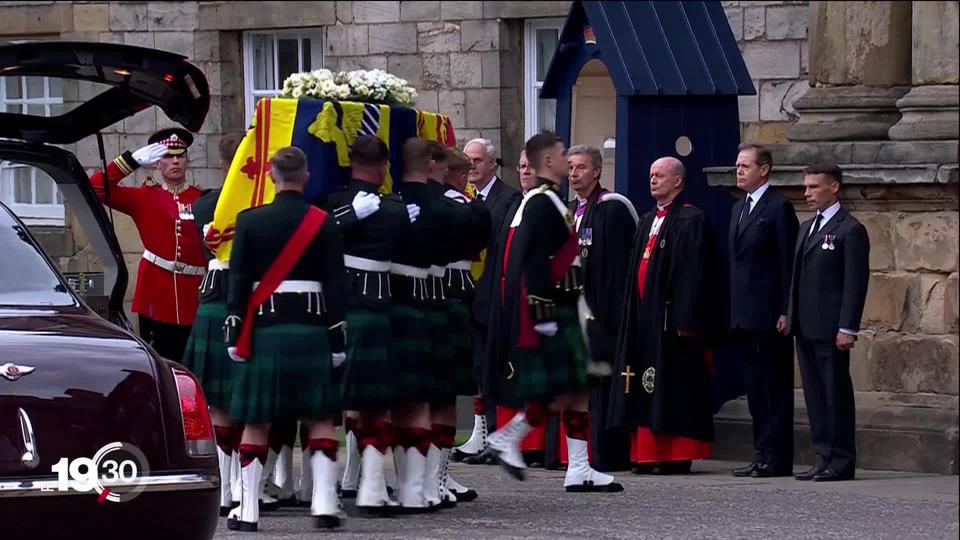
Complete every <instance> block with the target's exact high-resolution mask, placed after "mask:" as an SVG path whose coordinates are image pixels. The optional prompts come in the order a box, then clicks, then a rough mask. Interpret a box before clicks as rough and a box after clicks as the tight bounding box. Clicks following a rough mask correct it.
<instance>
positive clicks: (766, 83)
mask: <svg viewBox="0 0 960 540" xmlns="http://www.w3.org/2000/svg"><path fill="white" fill-rule="evenodd" d="M723 6H724V10H725V11H726V13H727V20H728V21H729V22H730V28H732V29H733V34H734V36H735V37H736V38H737V43H738V44H739V45H740V51H741V52H742V53H743V59H744V61H745V62H746V64H747V69H748V70H749V71H750V76H751V77H752V78H753V84H754V87H755V88H756V89H757V95H755V96H741V97H740V123H741V130H740V132H741V139H743V140H747V141H753V142H758V143H779V142H786V140H787V135H786V132H787V126H788V125H789V124H790V123H791V122H793V121H795V120H796V119H797V112H796V110H795V109H794V108H793V102H794V100H796V99H797V97H799V96H801V95H803V93H804V92H805V91H806V90H807V88H808V83H807V74H808V71H809V62H808V59H809V47H808V40H807V23H808V6H807V2H723Z"/></svg>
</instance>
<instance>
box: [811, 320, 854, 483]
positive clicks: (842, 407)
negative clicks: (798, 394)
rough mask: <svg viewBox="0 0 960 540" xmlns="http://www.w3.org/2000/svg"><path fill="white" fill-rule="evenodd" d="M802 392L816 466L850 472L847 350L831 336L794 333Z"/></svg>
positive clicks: (851, 412)
mask: <svg viewBox="0 0 960 540" xmlns="http://www.w3.org/2000/svg"><path fill="white" fill-rule="evenodd" d="M797 354H798V356H799V360H800V376H801V378H802V379H803V395H804V399H805V400H806V403H807V415H808V416H809V418H810V438H811V440H812V441H813V449H814V451H816V453H817V456H818V462H817V465H818V466H819V467H820V468H827V467H829V468H830V469H832V470H833V471H834V472H835V473H837V474H846V473H852V472H853V470H854V468H855V467H856V463H857V449H856V439H855V437H856V408H855V404H854V400H853V381H852V380H851V379H850V351H845V352H841V351H840V350H838V349H837V344H836V341H835V340H829V341H819V340H811V339H807V338H804V337H802V336H800V337H797Z"/></svg>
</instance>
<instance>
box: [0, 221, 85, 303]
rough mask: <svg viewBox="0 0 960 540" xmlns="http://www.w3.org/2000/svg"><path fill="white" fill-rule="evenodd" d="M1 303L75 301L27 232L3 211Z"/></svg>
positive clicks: (0, 226) (0, 276)
mask: <svg viewBox="0 0 960 540" xmlns="http://www.w3.org/2000/svg"><path fill="white" fill-rule="evenodd" d="M0 253H3V257H4V259H3V264H0V305H30V306H41V305H59V306H65V305H70V304H73V303H74V302H75V301H74V299H73V296H72V295H71V294H70V293H69V292H68V291H67V289H66V287H64V286H63V284H62V283H61V282H60V279H59V278H58V277H57V274H56V272H55V271H54V270H53V268H51V267H50V264H49V263H48V262H47V260H46V259H45V258H44V256H43V252H42V251H41V250H40V248H39V246H37V245H36V244H34V243H33V242H32V241H31V240H30V237H29V236H28V235H27V233H26V231H25V230H24V229H23V227H22V226H21V225H19V224H16V223H15V222H14V221H13V218H12V217H11V216H10V215H9V214H7V213H6V212H3V211H0Z"/></svg>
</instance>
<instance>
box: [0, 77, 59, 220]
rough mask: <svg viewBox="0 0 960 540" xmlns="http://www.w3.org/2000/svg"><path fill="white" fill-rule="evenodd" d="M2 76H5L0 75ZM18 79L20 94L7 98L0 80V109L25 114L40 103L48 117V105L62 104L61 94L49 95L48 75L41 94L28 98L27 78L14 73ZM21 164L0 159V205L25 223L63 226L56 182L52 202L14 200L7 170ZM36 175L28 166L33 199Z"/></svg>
mask: <svg viewBox="0 0 960 540" xmlns="http://www.w3.org/2000/svg"><path fill="white" fill-rule="evenodd" d="M2 78H3V79H6V78H7V77H2ZM17 78H19V79H20V97H19V98H7V84H6V81H5V80H4V81H0V110H3V111H6V110H7V107H8V106H10V105H14V106H19V107H20V112H21V113H23V114H26V113H27V107H28V106H30V105H34V106H36V105H41V106H43V108H44V109H43V110H44V114H45V116H50V113H51V107H52V106H54V105H63V96H62V95H61V96H59V97H56V96H51V95H50V78H49V77H43V97H39V98H29V97H27V78H26V77H25V76H18V77H17ZM21 167H28V166H27V165H21V164H19V163H11V162H6V161H0V200H2V201H4V204H6V205H7V207H9V208H10V210H13V212H14V213H15V214H17V216H18V217H20V219H22V220H23V222H24V223H26V224H27V225H50V226H62V225H64V216H65V211H64V205H63V195H62V194H61V193H60V190H59V189H57V184H56V182H54V183H53V189H54V192H53V194H52V195H53V198H52V200H53V202H52V203H32V202H31V203H18V202H14V194H15V190H16V183H15V181H14V179H15V176H14V175H13V174H9V173H8V172H9V171H13V170H16V169H18V168H21ZM37 174H38V170H37V169H36V168H34V167H30V178H31V182H32V185H33V186H32V187H33V193H34V199H36V190H37Z"/></svg>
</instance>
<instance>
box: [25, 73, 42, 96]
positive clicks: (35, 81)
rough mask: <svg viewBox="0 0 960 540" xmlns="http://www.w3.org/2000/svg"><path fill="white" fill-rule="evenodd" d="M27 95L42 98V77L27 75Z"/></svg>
mask: <svg viewBox="0 0 960 540" xmlns="http://www.w3.org/2000/svg"><path fill="white" fill-rule="evenodd" d="M27 97H28V98H42V97H44V96H43V77H27Z"/></svg>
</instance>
